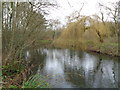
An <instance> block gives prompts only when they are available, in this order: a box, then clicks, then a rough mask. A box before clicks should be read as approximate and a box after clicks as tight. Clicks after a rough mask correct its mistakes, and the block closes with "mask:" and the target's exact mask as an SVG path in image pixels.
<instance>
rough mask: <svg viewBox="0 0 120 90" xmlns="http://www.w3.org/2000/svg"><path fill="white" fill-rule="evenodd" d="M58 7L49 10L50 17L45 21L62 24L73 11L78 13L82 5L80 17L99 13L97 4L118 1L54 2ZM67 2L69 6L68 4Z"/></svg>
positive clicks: (78, 0)
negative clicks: (49, 20) (57, 20)
mask: <svg viewBox="0 0 120 90" xmlns="http://www.w3.org/2000/svg"><path fill="white" fill-rule="evenodd" d="M56 1H57V3H58V5H59V6H60V7H59V8H58V9H54V10H52V9H51V10H50V15H49V16H47V19H59V20H60V21H61V22H62V23H63V24H64V23H65V18H66V16H69V15H70V14H71V13H72V12H73V11H76V10H77V11H79V10H80V8H81V7H82V3H83V2H85V5H84V7H83V9H82V11H81V14H82V15H93V14H98V13H99V8H98V4H97V3H98V2H101V3H103V4H104V5H107V2H116V1H118V0H56ZM68 2H69V4H70V5H69V4H68Z"/></svg>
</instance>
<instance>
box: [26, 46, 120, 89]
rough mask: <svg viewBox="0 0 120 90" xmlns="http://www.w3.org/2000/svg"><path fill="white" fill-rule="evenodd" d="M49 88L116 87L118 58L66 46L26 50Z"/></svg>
mask: <svg viewBox="0 0 120 90" xmlns="http://www.w3.org/2000/svg"><path fill="white" fill-rule="evenodd" d="M30 59H31V60H33V62H34V63H35V64H38V65H37V66H36V68H35V69H34V71H35V70H36V72H35V73H40V74H41V75H44V76H45V77H46V80H47V81H48V82H49V83H50V85H51V86H52V87H53V88H118V83H119V80H118V65H119V64H120V62H119V61H118V58H115V57H110V56H106V55H102V54H95V53H88V52H82V51H73V50H69V49H47V48H40V49H35V50H30V51H27V52H26V60H30Z"/></svg>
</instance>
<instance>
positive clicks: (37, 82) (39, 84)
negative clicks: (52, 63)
mask: <svg viewBox="0 0 120 90" xmlns="http://www.w3.org/2000/svg"><path fill="white" fill-rule="evenodd" d="M23 88H50V85H49V83H48V82H46V81H45V77H44V76H42V75H40V74H36V75H34V76H31V77H30V78H29V79H28V80H27V81H25V82H24V83H23Z"/></svg>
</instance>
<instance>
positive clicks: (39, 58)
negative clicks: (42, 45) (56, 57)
mask: <svg viewBox="0 0 120 90" xmlns="http://www.w3.org/2000/svg"><path fill="white" fill-rule="evenodd" d="M44 58H45V57H44V54H43V55H42V53H41V51H40V49H33V50H30V59H29V61H30V63H29V64H28V66H31V65H33V66H34V68H33V69H32V70H31V71H32V72H33V73H36V72H37V70H38V67H39V65H41V68H43V63H44V62H43V61H44Z"/></svg>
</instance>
